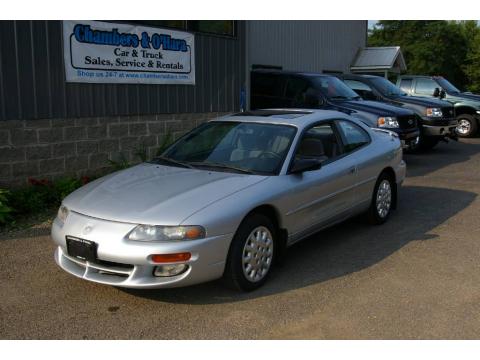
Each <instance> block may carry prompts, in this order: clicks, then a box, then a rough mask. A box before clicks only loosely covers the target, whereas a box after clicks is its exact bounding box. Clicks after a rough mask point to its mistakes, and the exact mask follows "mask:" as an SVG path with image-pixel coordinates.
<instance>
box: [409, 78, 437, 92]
mask: <svg viewBox="0 0 480 360" xmlns="http://www.w3.org/2000/svg"><path fill="white" fill-rule="evenodd" d="M437 87H439V86H438V84H437V83H436V82H435V81H434V80H432V79H421V78H420V79H417V81H416V84H415V92H416V93H417V94H425V95H433V91H434V90H435V88H437Z"/></svg>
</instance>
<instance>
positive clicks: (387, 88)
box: [371, 77, 407, 96]
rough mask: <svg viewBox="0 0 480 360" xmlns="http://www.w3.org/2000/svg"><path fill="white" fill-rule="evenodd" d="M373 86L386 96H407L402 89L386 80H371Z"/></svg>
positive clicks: (379, 78)
mask: <svg viewBox="0 0 480 360" xmlns="http://www.w3.org/2000/svg"><path fill="white" fill-rule="evenodd" d="M371 82H372V84H373V86H375V88H376V89H377V90H378V91H379V92H380V93H381V94H382V95H385V96H405V95H407V94H406V93H405V92H403V91H402V90H401V89H400V88H398V87H396V86H395V85H393V84H392V83H391V82H390V81H388V80H387V79H385V78H381V77H378V78H374V79H372V80H371Z"/></svg>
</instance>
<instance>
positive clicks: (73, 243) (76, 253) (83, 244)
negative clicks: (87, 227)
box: [66, 236, 98, 262]
mask: <svg viewBox="0 0 480 360" xmlns="http://www.w3.org/2000/svg"><path fill="white" fill-rule="evenodd" d="M66 241H67V252H68V255H70V256H72V257H75V258H79V259H81V260H85V261H90V262H95V261H96V260H97V246H98V244H97V243H95V242H93V241H90V240H85V239H80V238H76V237H73V236H67V237H66Z"/></svg>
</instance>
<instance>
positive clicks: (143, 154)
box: [133, 143, 148, 162]
mask: <svg viewBox="0 0 480 360" xmlns="http://www.w3.org/2000/svg"><path fill="white" fill-rule="evenodd" d="M133 154H134V155H135V156H137V157H138V158H140V160H141V162H145V161H147V159H148V149H147V147H146V146H145V144H144V143H141V144H140V145H138V147H136V148H135V150H134V152H133Z"/></svg>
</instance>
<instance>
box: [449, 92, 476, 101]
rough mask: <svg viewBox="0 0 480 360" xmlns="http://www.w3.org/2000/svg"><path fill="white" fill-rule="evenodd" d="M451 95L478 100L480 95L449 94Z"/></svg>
mask: <svg viewBox="0 0 480 360" xmlns="http://www.w3.org/2000/svg"><path fill="white" fill-rule="evenodd" d="M451 96H453V97H457V98H462V99H468V100H473V101H478V102H480V95H477V94H468V93H455V94H451Z"/></svg>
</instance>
